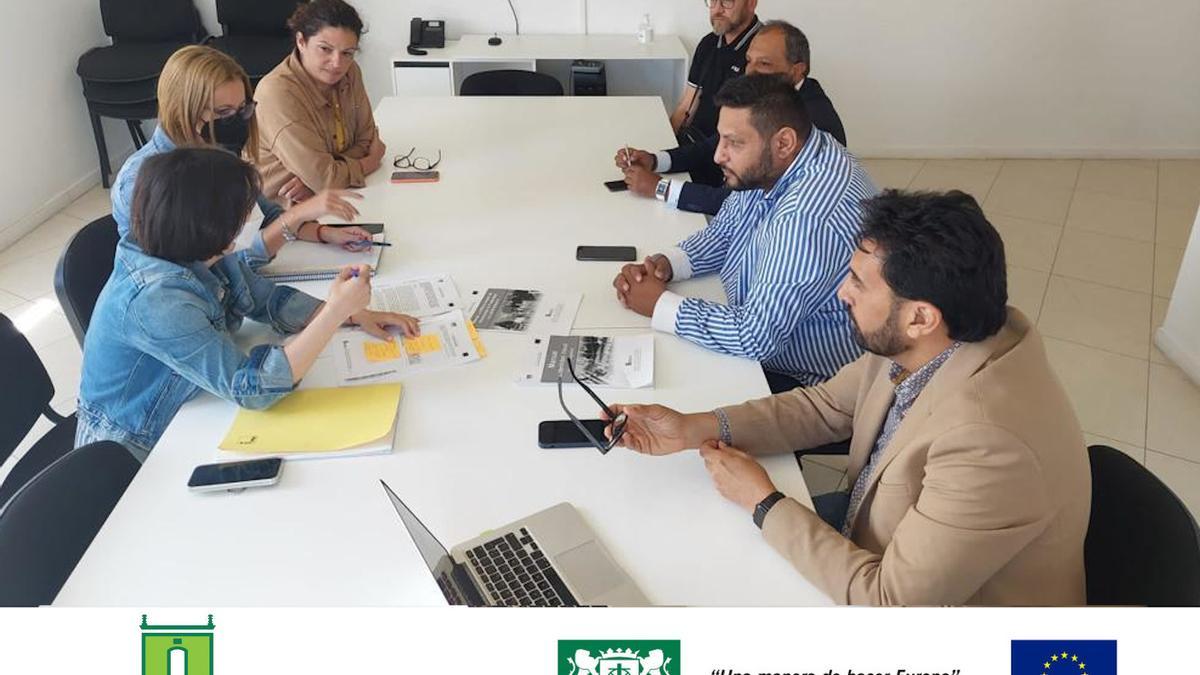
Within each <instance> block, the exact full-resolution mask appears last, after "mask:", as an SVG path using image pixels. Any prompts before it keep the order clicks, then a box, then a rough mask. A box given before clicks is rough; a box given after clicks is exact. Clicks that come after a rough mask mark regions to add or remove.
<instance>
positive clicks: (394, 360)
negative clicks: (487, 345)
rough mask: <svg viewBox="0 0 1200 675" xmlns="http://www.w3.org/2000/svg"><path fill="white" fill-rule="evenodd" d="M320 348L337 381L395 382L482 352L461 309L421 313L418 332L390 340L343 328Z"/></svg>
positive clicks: (472, 358) (470, 359)
mask: <svg viewBox="0 0 1200 675" xmlns="http://www.w3.org/2000/svg"><path fill="white" fill-rule="evenodd" d="M326 350H327V352H328V353H329V354H330V356H331V357H332V359H333V362H334V368H335V369H336V371H337V380H338V384H340V385H342V386H347V385H358V384H368V383H369V384H374V383H378V382H395V381H398V380H400V379H402V378H403V377H404V376H405V375H409V374H412V373H416V372H421V371H425V370H431V369H434V368H444V367H447V366H455V365H462V364H465V363H471V362H474V361H478V360H479V359H481V358H483V356H484V355H485V354H486V352H485V351H484V349H483V343H482V342H481V341H480V340H479V337H478V334H477V333H475V332H474V330H473V328H472V327H471V325H470V322H469V321H467V319H466V316H465V315H464V314H463V313H462V311H461V310H456V311H453V312H448V313H445V314H439V315H437V316H432V317H426V318H424V319H422V320H421V334H420V335H419V336H417V337H414V338H406V337H404V336H403V335H400V334H397V335H396V336H395V338H394V339H393V340H392V341H391V342H388V341H385V340H380V339H379V338H376V337H374V336H372V335H369V334H368V333H366V332H364V331H362V330H358V329H343V330H340V331H338V332H337V333H336V334H335V335H334V336H333V339H332V340H330V342H329V346H328V347H326Z"/></svg>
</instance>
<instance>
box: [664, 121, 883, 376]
mask: <svg viewBox="0 0 1200 675" xmlns="http://www.w3.org/2000/svg"><path fill="white" fill-rule="evenodd" d="M875 192H876V190H875V186H874V185H873V184H872V183H871V180H870V178H868V177H867V175H866V173H865V172H864V171H863V170H862V167H860V166H859V164H858V162H857V161H855V159H854V158H853V157H852V156H851V155H850V153H849V152H847V151H846V150H845V148H843V147H842V146H841V145H840V144H839V143H838V142H837V141H836V140H834V138H833V137H832V136H830V135H829V134H828V133H826V132H824V131H820V130H818V129H815V128H814V129H813V131H812V134H811V135H810V136H809V138H808V140H807V141H806V142H805V144H804V147H803V148H802V149H801V151H800V154H799V155H798V156H797V157H796V159H795V160H794V161H793V162H792V165H791V166H790V167H788V170H787V171H786V172H785V173H784V174H783V176H782V177H781V178H780V179H779V181H778V182H777V183H776V184H775V186H774V187H772V188H771V190H770V191H769V192H764V191H763V190H746V191H739V192H735V193H734V194H732V195H730V197H729V199H727V200H726V201H725V204H724V206H722V208H721V211H720V212H719V213H718V214H717V216H716V218H714V219H713V221H712V222H711V223H709V225H708V227H706V228H704V229H703V230H700V231H699V232H697V233H695V234H693V235H692V236H690V237H688V238H687V239H685V240H684V241H683V242H682V243H680V245H679V249H677V250H676V251H672V252H668V253H667V257H668V258H670V259H671V262H672V267H673V269H674V270H675V279H685V278H688V277H690V276H693V275H699V274H708V273H711V272H717V273H719V274H720V276H721V283H722V285H723V286H724V287H725V294H726V296H727V298H728V304H724V305H723V304H718V303H713V302H708V301H705V300H699V299H696V298H687V299H684V298H681V297H680V296H678V295H675V294H674V293H671V292H669V291H668V292H667V293H664V295H663V297H662V298H660V300H659V302H658V304H657V305H656V306H655V311H654V326H655V327H656V328H660V329H666V330H669V331H671V332H674V333H675V334H676V335H679V336H680V337H683V338H686V339H688V340H691V341H692V342H695V343H697V344H700V345H702V346H704V347H707V348H709V349H712V350H715V351H718V352H722V353H725V354H733V355H736V356H744V357H747V358H751V359H754V360H756V361H760V362H761V363H762V364H763V366H764V367H766V368H767V369H768V370H772V371H776V372H780V373H784V374H786V375H791V376H792V377H794V378H796V379H798V380H799V381H800V382H801V383H802V384H804V385H812V384H817V383H819V382H823V381H825V380H827V379H829V378H830V377H831V376H833V374H834V373H836V372H837V371H838V370H839V369H841V367H842V366H844V365H845V364H847V363H849V362H851V361H853V360H854V359H856V358H858V356H859V354H860V353H861V352H860V350H859V348H858V346H857V344H856V343H855V342H854V333H853V330H852V329H851V324H850V315H849V313H848V311H847V310H846V307H845V305H843V304H842V302H841V301H840V300H838V299H837V289H838V286H839V285H840V284H841V282H842V279H843V278H844V277H845V276H846V274H847V270H848V269H849V265H850V256H851V254H852V253H853V252H854V249H855V247H856V245H857V242H858V233H859V227H860V223H861V219H862V200H864V199H866V198H867V197H870V196H871V195H873V194H875ZM672 318H673V320H672Z"/></svg>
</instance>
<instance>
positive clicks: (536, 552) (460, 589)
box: [379, 481, 650, 607]
mask: <svg viewBox="0 0 1200 675" xmlns="http://www.w3.org/2000/svg"><path fill="white" fill-rule="evenodd" d="M379 482H380V483H382V484H383V489H384V491H385V492H387V496H388V498H389V499H391V500H392V506H393V507H395V509H396V513H398V514H399V515H400V520H401V521H403V522H404V527H405V528H407V529H408V534H409V535H410V536H411V537H412V539H413V543H415V544H416V545H417V550H418V551H420V552H421V557H422V558H424V559H425V564H426V565H428V566H429V571H430V573H432V574H433V578H434V579H435V580H436V581H437V584H438V587H439V588H441V590H442V595H444V596H445V597H446V602H448V603H450V604H451V605H469V606H471V607H491V606H495V607H576V606H620V607H641V606H647V605H649V604H650V601H649V600H647V599H646V596H644V595H642V592H641V591H639V590H638V588H637V586H635V585H634V583H633V579H631V578H630V577H629V575H628V574H627V573H626V572H625V571H624V570H622V569H621V568H620V567H619V566H618V565H617V563H616V562H614V561H613V559H612V557H611V556H609V554H608V551H606V550H605V549H604V547H603V546H602V545H601V544H600V541H599V540H598V539H597V538H596V534H595V532H593V531H592V528H590V527H588V525H587V523H585V522H584V521H583V517H582V516H580V514H579V511H577V510H576V509H575V507H574V506H571V505H570V504H568V503H566V502H563V503H561V504H556V505H555V506H552V507H550V508H548V509H545V510H544V511H539V512H537V513H535V514H533V515H531V516H529V517H527V518H522V519H520V520H518V521H515V522H513V523H509V524H508V525H505V526H503V527H500V528H497V529H495V530H491V531H489V532H487V533H486V534H483V535H481V536H479V537H476V538H474V539H470V540H467V541H465V542H463V543H461V544H459V545H457V546H455V547H454V548H453V549H451V550H450V551H446V547H445V546H443V545H442V543H441V542H440V541H438V538H437V537H435V536H434V535H433V533H432V532H430V531H429V528H427V527H425V525H424V524H422V523H421V520H420V519H419V518H417V516H416V514H414V513H413V512H412V511H411V510H410V509H409V508H408V506H406V505H405V504H404V502H403V501H401V499H400V497H398V496H396V493H395V492H393V491H392V489H391V488H390V487H388V484H387V483H385V482H383V481H379Z"/></svg>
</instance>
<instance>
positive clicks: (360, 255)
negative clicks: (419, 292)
mask: <svg viewBox="0 0 1200 675" xmlns="http://www.w3.org/2000/svg"><path fill="white" fill-rule="evenodd" d="M374 239H375V241H387V235H385V234H377V235H375V237H374ZM385 248H386V247H385V246H372V247H371V248H370V249H368V250H365V251H347V250H346V249H344V248H342V247H340V246H330V245H329V244H318V243H315V242H311V241H293V242H291V243H289V244H287V245H285V246H284V247H283V248H282V249H280V250H279V254H278V255H276V256H275V259H274V260H272V261H271V262H270V263H269V264H267V265H264V266H263V267H260V268H259V269H258V273H259V274H261V275H262V276H264V277H266V278H268V279H270V280H272V281H319V280H321V279H332V278H334V277H336V276H337V275H338V272H340V271H341V269H342V268H343V267H345V266H346V265H370V266H371V272H372V273H374V272H376V271H378V269H379V257H380V256H381V255H383V250H384V249H385Z"/></svg>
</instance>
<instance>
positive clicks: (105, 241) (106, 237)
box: [54, 215, 120, 349]
mask: <svg viewBox="0 0 1200 675" xmlns="http://www.w3.org/2000/svg"><path fill="white" fill-rule="evenodd" d="M119 239H120V237H119V236H118V235H117V221H116V220H113V217H112V216H111V215H107V216H104V217H103V218H99V219H97V220H93V221H92V222H90V223H88V224H87V225H85V226H84V227H83V229H81V230H79V231H78V232H76V233H75V236H73V237H71V241H69V242H67V245H66V247H65V248H64V249H63V252H62V255H61V256H59V258H58V266H57V267H55V268H54V294H55V295H57V296H58V302H59V304H60V305H62V309H63V314H66V315H67V323H69V324H71V332H73V333H75V340H76V341H78V342H79V347H80V349H82V348H83V336H84V334H85V333H87V327H88V324H89V323H90V322H91V320H92V311H93V310H94V309H95V308H96V298H98V297H99V296H100V291H101V290H103V288H104V284H105V283H106V282H107V281H108V277H109V276H110V275H111V274H112V270H113V257H114V256H115V255H116V252H117V241H118V240H119Z"/></svg>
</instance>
